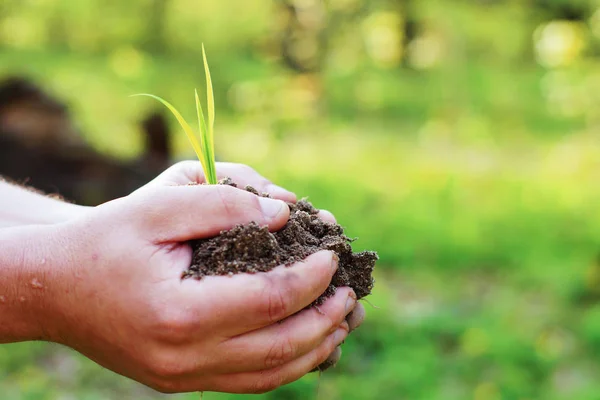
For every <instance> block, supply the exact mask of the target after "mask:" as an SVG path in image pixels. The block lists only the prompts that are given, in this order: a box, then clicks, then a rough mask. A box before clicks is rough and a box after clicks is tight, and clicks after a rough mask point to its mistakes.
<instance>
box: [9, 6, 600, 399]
mask: <svg viewBox="0 0 600 400" xmlns="http://www.w3.org/2000/svg"><path fill="white" fill-rule="evenodd" d="M202 42H203V43H204V44H205V45H206V48H207V52H208V56H209V62H210V64H211V69H212V74H213V80H214V84H215V95H216V101H217V128H216V129H217V131H216V132H217V138H216V142H217V152H218V154H219V155H220V158H221V159H223V160H228V161H234V162H242V163H247V164H249V165H251V166H253V167H254V168H256V169H257V170H258V171H260V172H261V173H263V174H264V175H266V176H268V177H269V178H272V179H273V180H274V181H276V182H278V183H280V184H281V185H283V186H286V187H288V188H290V189H292V190H294V191H296V193H298V194H299V195H300V196H309V197H310V199H311V201H313V203H315V205H316V206H318V207H320V208H326V209H329V210H331V211H332V212H334V213H335V215H336V216H337V217H338V220H339V221H340V223H342V224H343V225H344V226H345V227H346V228H347V232H348V234H349V235H350V236H356V237H359V238H360V240H359V241H357V242H356V244H355V245H356V247H355V248H356V249H357V250H360V249H374V250H377V251H378V252H379V254H380V256H381V261H380V263H379V264H378V269H377V274H376V275H377V276H376V278H377V284H376V289H375V291H374V294H373V295H372V296H371V297H369V301H370V302H371V303H372V304H373V305H375V306H376V307H378V308H372V307H370V306H369V305H368V304H366V307H367V310H368V320H367V321H366V322H365V324H364V325H363V326H362V327H361V328H360V329H359V330H358V331H357V332H355V333H354V334H353V335H352V336H351V337H350V338H349V339H348V340H347V342H346V344H345V345H344V346H343V350H344V357H343V359H342V361H341V362H340V364H339V365H338V367H337V368H336V369H334V370H331V371H328V372H326V373H324V374H323V375H322V376H321V378H320V382H318V377H317V376H314V375H313V376H309V377H305V378H304V379H302V380H301V381H299V382H297V383H295V384H292V385H290V386H287V387H284V388H281V389H279V390H277V391H275V392H273V393H271V394H267V395H263V396H261V397H259V398H264V399H345V400H349V399H449V400H451V399H475V400H500V399H521V400H526V399H527V400H534V399H598V398H600V394H599V393H600V380H599V379H598V376H600V363H599V361H600V264H599V263H600V260H599V254H600V212H599V207H598V204H599V201H600V185H598V183H599V182H600V140H599V139H600V136H599V134H600V1H585V0H445V1H442V0H403V1H402V0H396V1H393V0H372V1H369V0H289V1H276V0H271V1H269V0H262V1H261V0H230V1H207V0H205V1H196V0H137V1H122V0H77V1H73V0H2V1H0V76H4V75H10V74H16V73H19V74H23V73H25V74H27V75H28V76H29V77H32V78H33V79H35V80H36V81H37V82H39V83H41V84H42V85H43V86H44V87H45V88H46V89H48V90H50V92H51V93H52V94H53V95H54V96H56V97H58V98H60V99H62V100H64V101H66V102H67V104H68V106H69V108H70V111H71V113H72V116H73V119H74V120H75V123H76V125H77V127H78V128H79V130H80V131H81V132H82V135H83V137H84V138H85V140H86V141H88V142H89V143H90V144H92V145H93V146H94V147H95V148H97V149H99V150H100V151H101V152H103V153H105V154H111V155H115V156H117V157H119V158H122V159H131V158H134V157H136V156H137V155H139V154H140V152H141V151H142V148H143V144H142V140H141V135H140V132H138V128H137V123H138V120H139V118H140V116H141V115H143V114H144V113H146V112H148V111H149V110H153V109H156V108H157V107H156V104H155V103H152V101H150V100H145V99H140V98H133V99H132V98H129V97H128V96H129V95H130V94H133V93H139V92H149V93H155V94H158V95H160V96H162V97H164V98H166V99H168V100H169V101H171V102H172V103H173V104H175V105H176V106H177V107H178V108H180V110H181V111H182V112H183V113H184V115H187V116H189V117H190V118H191V117H193V116H194V110H193V107H194V102H193V89H194V87H198V88H199V89H200V90H204V75H203V69H202V64H201V51H200V49H201V43H202ZM169 121H170V123H172V128H173V132H174V136H173V142H174V146H175V149H176V154H177V157H178V158H192V157H193V153H192V152H191V149H190V147H189V145H188V144H187V143H186V138H185V136H184V135H183V133H182V132H180V131H179V130H178V129H177V127H176V125H175V122H174V121H173V120H172V119H170V120H169ZM317 387H318V390H317ZM0 392H1V393H2V394H1V395H0V397H2V398H3V399H36V400H37V399H53V400H54V399H57V400H58V399H60V400H70V399H89V400H92V399H106V398H114V399H117V398H118V399H154V398H162V396H161V395H159V394H155V393H154V392H152V391H149V390H147V389H145V388H143V387H141V386H140V385H137V384H135V383H133V382H131V381H129V380H127V379H125V378H121V377H118V376H116V375H114V374H112V373H110V372H108V371H105V370H103V369H102V368H100V367H98V366H96V365H95V364H93V363H92V362H91V361H88V360H86V359H85V358H83V357H80V356H78V355H76V354H74V353H73V352H71V351H69V350H67V349H64V348H60V347H57V346H53V345H46V344H41V343H36V344H31V343H25V344H17V345H9V346H2V347H0ZM172 398H174V399H197V398H198V395H182V396H173V397H172ZM204 398H205V399H206V400H213V399H215V400H216V399H233V398H244V396H228V395H220V394H213V393H207V394H205V396H204Z"/></svg>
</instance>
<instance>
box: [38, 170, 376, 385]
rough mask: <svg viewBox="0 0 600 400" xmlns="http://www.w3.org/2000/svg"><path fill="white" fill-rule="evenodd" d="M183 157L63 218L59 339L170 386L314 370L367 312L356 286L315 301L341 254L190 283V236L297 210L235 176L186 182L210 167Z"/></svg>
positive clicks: (54, 301) (58, 230)
mask: <svg viewBox="0 0 600 400" xmlns="http://www.w3.org/2000/svg"><path fill="white" fill-rule="evenodd" d="M178 165H179V166H176V167H174V168H173V169H171V170H169V171H167V172H165V174H163V175H161V176H160V177H158V178H157V179H156V180H155V181H153V182H152V183H150V184H149V185H147V186H145V187H143V188H141V189H140V190H138V191H136V192H134V193H133V194H131V195H130V196H127V197H125V198H122V199H118V200H115V201H112V202H109V203H106V204H104V205H102V206H99V207H96V208H95V209H92V210H89V212H87V213H86V214H85V215H83V216H81V217H80V218H77V219H74V220H71V221H68V222H66V223H64V224H61V225H57V226H55V227H54V229H55V232H54V233H55V237H58V238H60V246H61V250H60V252H56V253H53V254H48V260H49V261H50V262H51V263H52V264H53V265H54V266H56V270H55V271H54V272H53V274H52V282H48V283H46V282H45V283H44V284H45V285H46V286H45V287H46V291H47V293H46V296H47V297H48V298H50V299H51V300H49V302H50V303H51V305H52V306H51V307H48V310H52V311H51V313H52V316H51V318H48V320H49V321H52V322H51V323H50V324H49V325H47V326H45V330H46V332H47V335H48V337H47V338H48V339H50V340H54V341H57V342H60V343H63V344H65V345H68V346H70V347H73V348H74V349H76V350H78V351H80V352H81V353H83V354H85V355H86V356H88V357H90V358H91V359H93V360H95V361H97V362H98V363H99V364H101V365H103V366H105V367H107V368H110V369H112V370H114V371H116V372H118V373H120V374H122V375H125V376H129V377H131V378H133V379H136V380H138V381H140V382H142V383H144V384H146V385H148V386H151V387H153V388H155V389H157V390H160V391H163V392H185V391H225V392H235V393H257V392H264V391H268V390H272V389H274V388H276V387H278V386H280V385H283V384H286V383H289V382H292V381H294V380H296V379H298V378H300V377H302V376H303V375H304V374H306V373H307V372H309V371H310V370H312V369H313V368H314V367H316V366H317V365H319V364H321V363H322V362H323V361H325V360H326V359H327V358H328V356H329V355H330V354H332V352H334V349H335V348H336V346H337V345H339V343H340V342H341V341H343V340H344V338H345V337H346V335H347V333H348V331H349V330H350V325H349V324H348V322H346V321H345V317H346V315H347V314H348V313H349V312H351V311H352V310H353V309H354V310H357V311H355V312H354V313H353V314H352V315H353V317H352V318H351V319H350V322H351V323H352V325H353V326H354V325H356V324H357V322H360V321H358V319H360V318H357V317H355V316H356V315H360V314H361V312H360V309H357V308H355V307H356V300H355V299H356V297H355V295H354V293H353V292H352V291H351V290H350V289H348V288H340V289H339V290H338V291H337V293H336V295H335V296H334V297H332V298H330V299H328V300H327V301H326V303H325V304H324V305H322V306H321V307H320V308H319V309H318V310H317V309H315V308H311V309H306V310H303V309H304V308H305V307H306V306H307V305H308V304H310V303H311V302H312V301H313V300H314V299H316V298H317V297H319V296H320V294H321V293H323V292H324V291H325V289H326V287H327V286H328V284H329V282H330V280H331V277H332V275H333V273H334V272H335V265H336V262H335V257H333V255H332V254H331V253H329V252H320V253H317V254H314V255H312V256H311V257H309V258H308V259H307V260H305V261H304V262H301V263H297V264H295V265H293V266H292V267H289V268H285V267H278V268H276V269H274V270H273V271H270V272H268V273H261V274H256V275H247V274H240V275H236V276H233V277H206V278H204V279H203V280H201V281H194V280H184V281H182V280H181V273H182V271H184V270H185V269H187V267H188V266H189V265H190V261H191V248H190V247H189V245H187V241H188V240H190V239H196V238H202V237H210V236H214V235H215V234H217V233H218V232H219V231H221V230H223V229H229V228H231V227H233V226H234V225H236V224H240V223H248V222H250V221H256V222H258V223H259V224H263V225H268V226H269V228H270V229H272V230H276V229H278V228H281V227H282V226H283V225H284V224H285V222H286V221H287V218H288V216H289V209H288V208H287V206H285V204H284V203H283V202H281V201H279V200H274V199H266V198H259V197H256V196H254V195H252V194H250V193H247V192H244V191H241V190H237V189H234V188H231V187H227V186H208V185H193V186H182V185H181V184H182V183H187V182H190V181H192V182H196V183H198V182H201V177H200V175H197V172H193V169H189V167H188V166H186V163H183V164H178ZM220 170H221V174H223V173H224V174H225V175H227V176H231V177H232V178H233V179H234V180H235V181H237V182H239V183H240V185H242V186H243V185H244V184H252V185H253V186H254V187H256V188H257V189H258V190H259V191H270V192H271V193H273V195H274V196H277V197H279V198H284V199H285V200H287V201H292V200H293V199H295V196H293V194H291V193H289V192H287V191H285V190H283V189H276V188H271V190H269V183H268V181H266V180H263V179H264V178H260V177H259V176H258V175H257V174H256V176H253V174H255V173H253V172H252V171H251V170H249V169H245V168H242V167H239V166H235V165H226V166H224V167H223V166H221V168H220ZM223 170H225V171H223ZM184 171H188V172H184ZM190 171H192V175H188V173H189V172H190ZM182 172H183V174H182ZM182 175H183V177H182ZM190 177H191V178H190ZM257 177H258V178H257ZM186 179H187V181H185V182H184V180H186ZM176 185H179V186H176ZM278 192H279V193H278ZM292 197H293V199H292ZM324 217H327V215H326V214H325V216H324ZM65 255H66V256H65ZM48 279H50V277H49V278H48ZM362 313H363V314H364V310H363V311H362ZM335 354H336V353H334V355H335Z"/></svg>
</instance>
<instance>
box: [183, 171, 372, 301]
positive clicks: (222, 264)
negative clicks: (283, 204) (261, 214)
mask: <svg viewBox="0 0 600 400" xmlns="http://www.w3.org/2000/svg"><path fill="white" fill-rule="evenodd" d="M220 184H228V185H231V186H236V185H235V184H234V183H233V182H232V181H231V180H229V179H226V180H223V181H221V182H220ZM245 189H246V190H247V191H249V192H252V193H254V194H256V195H262V196H267V197H268V194H264V193H263V194H260V193H258V192H257V191H256V190H255V189H254V188H252V187H249V186H247V187H246V188H245ZM288 205H289V207H290V211H291V212H290V219H289V221H288V222H287V224H286V225H285V226H284V227H283V228H282V229H281V230H279V231H277V232H269V230H268V228H267V227H261V226H259V225H257V224H256V223H250V224H247V225H238V226H236V227H235V228H233V229H231V230H228V231H223V232H221V233H220V234H219V236H216V237H214V238H210V239H202V240H197V241H194V242H192V248H193V251H194V252H193V258H192V265H191V266H190V268H189V269H188V270H187V271H185V272H184V273H183V278H195V279H202V277H204V276H208V275H233V274H238V273H251V274H252V273H256V272H266V271H269V270H271V269H273V268H275V267H277V266H278V265H288V266H289V265H291V264H293V263H295V262H297V261H302V260H304V259H305V258H306V257H308V256H309V255H311V254H313V253H316V252H318V251H320V250H331V251H334V252H335V253H336V254H337V255H338V257H339V268H338V270H337V272H336V274H335V275H334V277H333V279H332V281H331V284H330V285H329V287H328V288H327V290H326V291H325V293H323V294H322V295H321V296H320V297H319V298H318V299H317V300H316V301H315V302H314V303H313V304H312V305H316V306H318V305H320V304H322V303H323V302H324V301H325V299H326V298H328V297H330V296H332V295H333V294H334V293H335V290H336V288H337V287H343V286H349V287H351V288H352V289H353V290H354V292H355V293H356V296H357V297H358V298H359V299H361V298H363V297H365V296H367V295H369V294H370V293H371V289H373V284H374V281H373V277H372V272H373V268H374V267H375V262H376V261H377V259H378V256H377V253H375V252H372V251H364V252H361V253H354V252H353V251H352V247H351V246H350V243H351V242H352V241H353V239H350V238H348V237H347V236H345V235H344V229H343V228H342V227H341V226H340V225H338V224H336V223H330V222H325V221H323V220H321V219H320V218H319V217H318V216H317V214H318V212H319V211H318V210H317V209H316V208H314V207H313V206H312V204H310V203H309V202H308V201H305V200H300V201H298V202H297V203H296V204H294V203H288Z"/></svg>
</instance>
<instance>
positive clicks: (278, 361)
mask: <svg viewBox="0 0 600 400" xmlns="http://www.w3.org/2000/svg"><path fill="white" fill-rule="evenodd" d="M296 352H297V351H296V346H295V345H294V343H293V342H292V341H291V340H290V339H289V338H283V339H280V340H277V341H275V343H274V344H273V346H271V349H270V350H269V352H268V353H267V357H266V359H265V366H266V367H267V369H271V368H275V367H279V366H281V365H283V364H285V363H287V362H289V361H291V360H293V359H294V356H295V355H296Z"/></svg>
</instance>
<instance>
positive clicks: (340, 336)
mask: <svg viewBox="0 0 600 400" xmlns="http://www.w3.org/2000/svg"><path fill="white" fill-rule="evenodd" d="M347 336H348V331H346V330H344V329H341V328H340V329H338V330H337V331H335V333H334V334H333V342H334V343H335V345H336V346H337V345H339V344H340V343H342V342H343V341H344V339H346V337H347Z"/></svg>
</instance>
